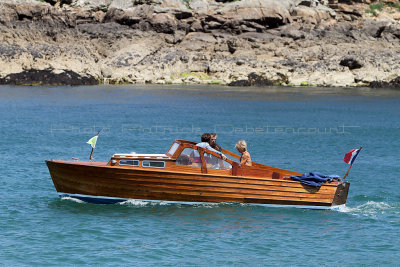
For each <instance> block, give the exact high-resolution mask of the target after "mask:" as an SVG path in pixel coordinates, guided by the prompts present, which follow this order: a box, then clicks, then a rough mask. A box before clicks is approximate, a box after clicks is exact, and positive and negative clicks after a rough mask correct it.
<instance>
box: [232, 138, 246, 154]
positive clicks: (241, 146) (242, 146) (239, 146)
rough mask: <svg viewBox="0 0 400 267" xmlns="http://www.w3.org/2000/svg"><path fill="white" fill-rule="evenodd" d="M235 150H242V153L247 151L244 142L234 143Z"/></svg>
mask: <svg viewBox="0 0 400 267" xmlns="http://www.w3.org/2000/svg"><path fill="white" fill-rule="evenodd" d="M235 148H236V149H239V148H241V149H244V151H247V143H246V141H244V140H240V141H239V142H237V143H236V145H235Z"/></svg>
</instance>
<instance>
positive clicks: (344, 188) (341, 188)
mask: <svg viewBox="0 0 400 267" xmlns="http://www.w3.org/2000/svg"><path fill="white" fill-rule="evenodd" d="M349 188H350V183H349V182H342V183H340V184H338V186H337V189H336V192H335V196H334V197H333V201H332V206H338V205H344V204H346V201H347V195H348V194H349Z"/></svg>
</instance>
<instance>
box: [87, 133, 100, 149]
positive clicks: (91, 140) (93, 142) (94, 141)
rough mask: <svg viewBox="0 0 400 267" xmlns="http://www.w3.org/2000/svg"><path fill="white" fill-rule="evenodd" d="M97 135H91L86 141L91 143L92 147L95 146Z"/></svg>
mask: <svg viewBox="0 0 400 267" xmlns="http://www.w3.org/2000/svg"><path fill="white" fill-rule="evenodd" d="M97 137H99V135H96V136H93V137H92V138H90V139H89V141H87V142H86V143H87V144H89V145H91V146H92V148H95V147H96V142H97Z"/></svg>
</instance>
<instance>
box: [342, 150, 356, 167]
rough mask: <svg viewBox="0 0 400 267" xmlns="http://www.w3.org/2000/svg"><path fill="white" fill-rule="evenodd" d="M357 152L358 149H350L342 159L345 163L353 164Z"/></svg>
mask: <svg viewBox="0 0 400 267" xmlns="http://www.w3.org/2000/svg"><path fill="white" fill-rule="evenodd" d="M358 153H360V149H352V150H350V151H349V152H347V153H346V155H344V158H343V161H344V162H346V163H347V164H350V165H351V164H353V162H354V161H355V160H356V158H357V156H358Z"/></svg>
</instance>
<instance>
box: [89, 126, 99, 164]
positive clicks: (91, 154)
mask: <svg viewBox="0 0 400 267" xmlns="http://www.w3.org/2000/svg"><path fill="white" fill-rule="evenodd" d="M100 132H101V130H100V131H98V132H97V135H96V136H99V134H100ZM93 151H94V147H92V152H90V157H89V160H93Z"/></svg>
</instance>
